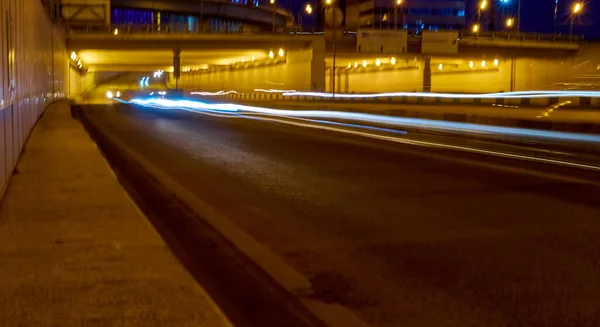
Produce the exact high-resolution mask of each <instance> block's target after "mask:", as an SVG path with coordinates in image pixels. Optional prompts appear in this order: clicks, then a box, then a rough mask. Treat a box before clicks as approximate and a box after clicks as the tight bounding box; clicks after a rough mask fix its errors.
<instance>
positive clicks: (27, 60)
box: [0, 0, 78, 196]
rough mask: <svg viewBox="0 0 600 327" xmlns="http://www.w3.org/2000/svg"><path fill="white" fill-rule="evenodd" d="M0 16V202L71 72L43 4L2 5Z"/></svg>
mask: <svg viewBox="0 0 600 327" xmlns="http://www.w3.org/2000/svg"><path fill="white" fill-rule="evenodd" d="M0 13H2V15H0V35H2V37H0V43H2V50H1V51H0V62H1V64H0V77H1V80H0V189H1V190H2V192H1V193H0V196H1V194H2V193H3V192H4V191H3V190H4V189H5V187H6V185H7V183H8V180H9V179H10V177H11V176H12V174H13V170H14V167H15V165H16V163H17V160H18V158H19V154H20V153H21V150H22V149H23V146H24V144H25V142H26V139H27V136H28V135H29V132H30V131H31V129H32V128H33V126H34V125H35V123H36V121H37V120H38V118H39V117H40V115H41V114H42V113H43V112H44V109H45V108H46V107H47V106H48V105H49V104H50V103H51V102H52V101H54V100H56V99H59V98H63V97H66V95H67V93H68V85H69V82H68V79H69V75H70V73H69V69H70V68H69V58H68V54H67V52H66V42H65V35H64V32H63V31H62V30H61V29H60V28H58V27H55V26H53V24H52V23H51V20H50V18H49V17H48V16H47V15H46V12H45V10H44V7H43V5H42V2H41V1H39V0H0ZM74 78H78V77H77V76H74Z"/></svg>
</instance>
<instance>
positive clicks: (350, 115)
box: [130, 98, 600, 142]
mask: <svg viewBox="0 0 600 327" xmlns="http://www.w3.org/2000/svg"><path fill="white" fill-rule="evenodd" d="M130 102H131V103H134V104H140V105H153V106H157V107H162V108H165V109H181V108H184V109H191V110H194V109H196V110H197V109H200V110H218V111H224V112H239V113H259V114H267V115H273V116H285V117H302V118H319V119H344V120H351V121H355V122H362V123H378V124H385V125H388V126H395V127H398V126H399V127H420V128H429V129H435V130H444V131H451V132H460V133H465V132H471V133H480V134H482V133H483V134H500V135H511V136H525V137H540V138H548V139H556V140H572V141H585V142H600V136H599V135H594V134H578V133H568V132H556V131H544V130H535V129H526V128H517V127H504V126H491V125H478V124H472V123H461V122H450V121H442V120H429V119H421V118H407V117H393V116H383V115H376V114H367V113H357V112H344V111H328V110H285V109H273V108H264V107H254V106H246V105H240V104H234V103H205V102H201V101H193V100H169V99H157V98H149V99H137V98H135V99H132V100H131V101H130Z"/></svg>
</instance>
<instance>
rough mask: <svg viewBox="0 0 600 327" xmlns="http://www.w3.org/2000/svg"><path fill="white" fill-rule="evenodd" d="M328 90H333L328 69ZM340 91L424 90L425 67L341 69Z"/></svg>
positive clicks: (337, 87)
mask: <svg viewBox="0 0 600 327" xmlns="http://www.w3.org/2000/svg"><path fill="white" fill-rule="evenodd" d="M325 79H326V85H327V91H328V92H330V91H331V70H330V69H328V70H327V76H326V77H325ZM335 89H336V92H338V93H380V92H388V91H386V90H394V91H395V92H417V91H419V92H420V91H422V90H423V68H422V66H421V67H414V68H412V67H411V68H402V69H396V70H382V71H373V72H359V73H351V72H348V71H346V70H342V71H339V69H338V74H337V79H336V87H335ZM382 90H383V91H382Z"/></svg>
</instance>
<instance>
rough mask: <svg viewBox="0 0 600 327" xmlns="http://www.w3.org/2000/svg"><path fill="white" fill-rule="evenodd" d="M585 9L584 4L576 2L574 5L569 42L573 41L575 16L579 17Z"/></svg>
mask: <svg viewBox="0 0 600 327" xmlns="http://www.w3.org/2000/svg"><path fill="white" fill-rule="evenodd" d="M582 9H583V3H581V2H576V3H575V4H574V5H573V12H572V13H571V30H570V32H569V42H571V41H572V40H573V20H574V19H575V15H578V14H579V13H580V12H581V10H582Z"/></svg>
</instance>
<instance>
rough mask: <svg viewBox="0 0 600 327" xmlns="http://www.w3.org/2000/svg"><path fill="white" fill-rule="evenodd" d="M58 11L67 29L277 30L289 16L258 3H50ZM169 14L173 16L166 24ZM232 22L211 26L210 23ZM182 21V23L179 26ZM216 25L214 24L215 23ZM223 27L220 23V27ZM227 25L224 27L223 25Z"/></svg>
mask: <svg viewBox="0 0 600 327" xmlns="http://www.w3.org/2000/svg"><path fill="white" fill-rule="evenodd" d="M54 1H57V2H58V6H59V8H60V14H61V21H62V22H63V24H64V25H66V26H68V27H70V28H77V27H81V26H86V27H90V26H91V27H94V28H102V27H106V26H109V25H111V24H114V23H117V24H122V23H131V24H140V23H146V24H151V25H153V26H155V27H158V29H159V30H160V27H161V25H164V29H163V30H168V29H169V28H172V27H174V26H175V25H177V26H178V27H184V28H185V29H182V31H198V30H200V31H206V30H211V29H212V30H219V29H223V28H225V29H230V30H231V29H233V30H253V31H259V30H269V31H271V30H279V29H283V28H286V27H291V26H292V25H293V23H294V17H293V15H292V14H291V13H290V12H288V11H286V10H284V9H282V8H278V7H276V6H273V5H270V4H259V3H258V0H240V1H230V0H95V1H93V2H91V1H84V0H54ZM169 15H171V16H172V17H175V18H174V19H172V21H169ZM215 19H216V20H219V21H221V22H224V23H228V22H229V23H236V24H233V25H231V26H213V25H215V24H211V21H212V20H215ZM182 21H184V22H185V23H183V22H182ZM217 25H218V24H217ZM221 25H223V24H221ZM225 25H227V24H225ZM221 27H223V28H221Z"/></svg>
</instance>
